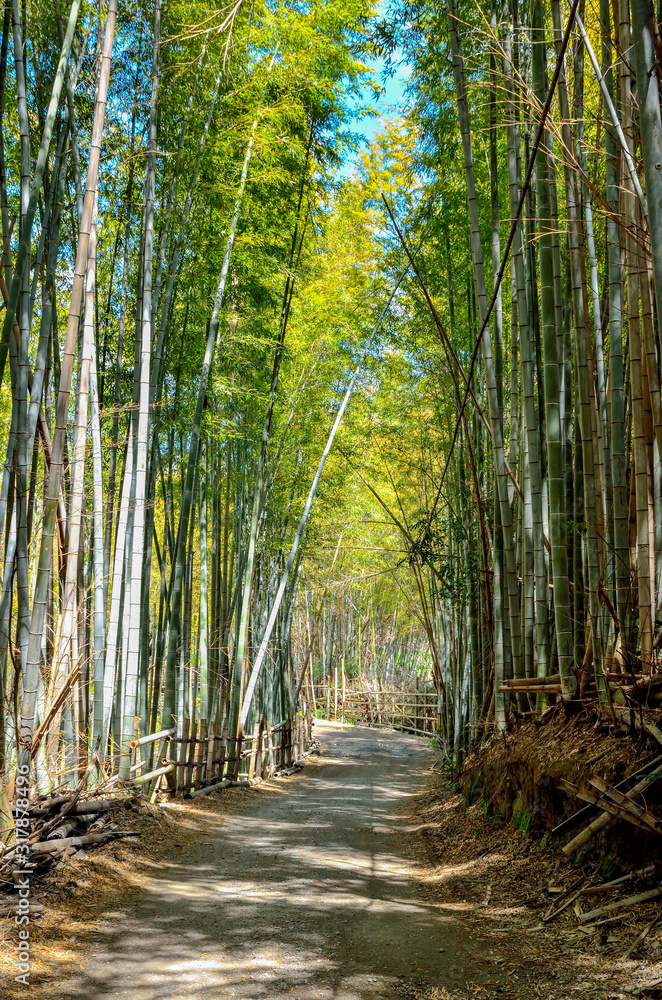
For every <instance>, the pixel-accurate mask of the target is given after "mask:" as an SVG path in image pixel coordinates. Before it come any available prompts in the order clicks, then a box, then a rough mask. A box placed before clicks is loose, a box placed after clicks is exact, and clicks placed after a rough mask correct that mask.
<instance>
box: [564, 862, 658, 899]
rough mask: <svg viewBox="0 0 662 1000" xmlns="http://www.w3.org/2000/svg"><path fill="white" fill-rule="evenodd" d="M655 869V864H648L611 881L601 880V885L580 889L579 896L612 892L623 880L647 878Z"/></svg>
mask: <svg viewBox="0 0 662 1000" xmlns="http://www.w3.org/2000/svg"><path fill="white" fill-rule="evenodd" d="M654 871H655V865H648V867H647V868H639V869H638V870H637V871H634V872H629V873H628V874H627V875H621V877H620V878H615V879H613V880H612V881H611V882H602V883H601V885H589V886H587V888H586V889H580V895H581V896H599V895H601V894H602V893H603V892H612V891H613V890H614V889H616V888H617V887H618V886H619V885H623V883H624V882H629V881H630V880H631V879H635V878H647V877H648V876H649V875H652V874H653V872H654Z"/></svg>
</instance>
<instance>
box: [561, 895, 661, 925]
mask: <svg viewBox="0 0 662 1000" xmlns="http://www.w3.org/2000/svg"><path fill="white" fill-rule="evenodd" d="M660 896H662V886H658V888H657V889H649V890H648V892H639V893H637V894H636V896H626V898H625V899H619V900H618V901H617V902H615V903H607V904H606V905H605V906H598V907H597V908H596V909H595V910H589V911H588V913H582V914H580V916H579V922H580V924H584V923H588V921H589V920H595V918H596V917H601V916H602V914H603V913H612V912H613V911H614V910H621V909H623V908H624V907H626V906H635V905H636V904H638V903H648V902H650V900H652V899H659V898H660Z"/></svg>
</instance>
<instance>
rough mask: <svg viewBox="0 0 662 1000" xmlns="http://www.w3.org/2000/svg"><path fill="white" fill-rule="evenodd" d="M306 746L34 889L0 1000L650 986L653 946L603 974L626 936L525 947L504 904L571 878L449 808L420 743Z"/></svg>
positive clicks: (540, 854) (569, 929) (3, 956)
mask: <svg viewBox="0 0 662 1000" xmlns="http://www.w3.org/2000/svg"><path fill="white" fill-rule="evenodd" d="M316 735H317V738H318V739H319V740H320V742H321V744H322V752H321V755H320V756H319V757H314V756H313V757H310V758H308V762H307V764H306V767H305V769H304V770H303V772H301V773H299V774H296V775H293V776H292V777H289V778H283V779H277V780H272V781H269V782H265V783H264V784H262V785H260V786H257V787H256V788H253V789H250V790H249V789H247V790H243V789H231V790H228V791H227V792H224V793H223V794H221V795H218V796H214V795H212V796H209V797H203V798H201V799H197V800H194V801H188V802H183V803H177V804H172V805H168V806H165V807H152V808H144V807H142V808H141V809H139V810H135V809H132V810H131V817H130V823H129V824H127V825H130V826H131V827H132V828H136V827H139V828H141V829H142V831H143V835H142V836H141V838H140V839H139V840H137V841H135V842H128V841H127V842H124V843H119V842H118V843H116V844H114V845H112V846H111V847H108V848H104V849H103V850H100V851H98V852H90V854H89V855H87V856H86V857H85V858H83V859H81V860H73V861H72V862H70V863H69V866H68V868H66V869H64V870H63V869H60V870H59V872H58V873H57V877H56V878H55V879H54V881H53V883H52V884H51V885H50V886H49V887H48V889H47V893H46V894H45V895H44V897H43V901H44V903H45V909H44V915H43V917H41V918H39V920H38V921H37V922H36V923H35V924H33V944H34V948H33V953H34V954H33V957H34V961H33V965H32V973H31V984H30V987H29V989H27V990H26V989H24V988H23V987H20V986H17V985H16V984H15V983H14V982H13V979H12V977H13V975H15V974H16V973H15V971H13V964H14V963H13V960H12V959H11V958H10V955H11V945H12V941H13V939H14V937H15V928H13V926H12V925H11V923H10V922H9V921H7V920H5V921H1V922H0V926H1V929H2V934H3V943H2V944H1V945H0V962H1V964H2V966H3V968H4V970H5V971H4V972H3V974H2V978H0V996H2V997H3V998H4V997H23V996H26V997H27V996H29V997H31V998H36V997H52V996H57V997H58V998H61V1000H82V998H86V1000H100V998H106V997H116V998H119V1000H166V998H167V1000H224V998H229V997H235V998H237V1000H281V998H285V997H293V998H300V1000H332V998H333V1000H335V998H338V1000H380V998H382V1000H398V998H405V1000H446V998H453V1000H474V998H475V1000H492V998H494V1000H501V998H504V1000H505V998H517V1000H525V998H534V997H543V998H545V1000H570V998H573V1000H574V998H583V997H587V998H588V997H590V998H592V1000H606V998H619V997H628V996H631V995H632V994H633V993H635V991H637V990H638V988H639V985H640V984H641V983H645V982H651V981H653V980H654V979H656V978H659V977H660V976H662V965H656V964H655V959H656V947H659V942H657V937H656V935H655V934H653V935H651V938H650V941H649V942H648V944H647V948H648V949H649V950H648V952H647V954H646V956H645V958H644V960H643V961H641V960H638V959H636V958H635V959H634V960H630V961H626V962H620V961H618V960H617V957H616V956H617V954H620V953H621V952H622V950H623V947H622V945H623V944H624V943H630V942H631V940H632V939H633V937H634V936H635V935H636V931H637V929H638V928H636V927H635V928H633V927H631V926H630V925H629V924H628V922H627V921H628V918H625V921H621V922H620V923H619V924H618V925H617V926H618V927H619V928H620V930H619V931H618V932H616V933H617V935H618V937H617V943H616V947H614V943H615V941H614V934H613V933H612V931H611V929H610V925H607V929H606V930H607V932H608V933H607V932H606V933H605V934H599V935H597V939H593V938H591V939H589V940H581V941H577V934H576V932H575V930H574V927H573V926H572V925H571V924H570V923H569V922H568V921H566V920H564V918H559V920H558V921H557V922H554V923H553V924H550V925H546V926H545V929H544V930H542V931H541V930H539V929H537V928H539V926H540V923H539V922H540V914H539V913H538V912H536V910H535V908H534V909H532V908H531V906H530V905H529V904H530V902H531V901H530V900H527V899H523V898H522V897H523V896H527V895H528V894H529V893H530V892H531V886H532V885H533V886H537V884H538V883H539V882H540V881H541V880H544V879H547V881H549V879H550V876H552V877H553V878H554V879H555V880H556V881H557V882H558V883H559V885H564V884H565V883H564V880H565V879H569V878H572V879H576V877H577V871H576V870H574V871H571V870H570V868H569V866H568V865H565V867H564V866H563V865H560V863H559V860H558V854H556V855H553V854H552V852H551V850H548V849H545V850H543V849H541V847H540V842H539V841H536V840H535V839H534V838H530V837H525V836H524V835H523V834H522V833H521V832H520V831H516V830H514V829H513V828H512V826H510V825H508V824H506V823H503V822H500V821H498V820H497V821H494V820H493V821H488V820H486V819H484V817H483V814H482V812H481V808H480V803H479V802H476V803H474V804H473V805H471V806H469V807H466V806H465V805H464V803H463V800H462V797H461V796H460V795H459V794H458V793H457V792H456V791H454V790H453V788H452V787H451V788H449V787H447V784H446V779H444V777H443V775H440V774H439V772H438V770H437V769H435V770H431V768H432V767H433V765H434V763H435V756H434V755H433V754H432V753H431V751H430V750H429V744H428V743H427V742H426V741H424V740H420V739H417V738H415V737H411V736H404V735H402V734H398V733H393V732H390V731H377V730H368V729H366V728H359V727H356V728H353V727H341V726H339V725H333V724H329V723H319V724H317V725H316ZM536 896H537V892H536ZM646 910H647V912H648V910H649V908H646ZM653 911H654V908H653ZM654 912H655V911H654ZM568 913H570V911H568ZM643 917H645V914H644V915H643ZM643 917H642V914H638V918H640V919H643ZM649 919H650V918H649ZM654 946H656V947H654ZM640 957H641V956H639V958H640ZM647 995H648V996H651V995H652V994H650V993H648V994H647Z"/></svg>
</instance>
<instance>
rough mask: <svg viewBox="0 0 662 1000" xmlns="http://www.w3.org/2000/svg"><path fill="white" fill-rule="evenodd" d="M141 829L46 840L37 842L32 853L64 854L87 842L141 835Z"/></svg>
mask: <svg viewBox="0 0 662 1000" xmlns="http://www.w3.org/2000/svg"><path fill="white" fill-rule="evenodd" d="M139 836H140V830H109V831H108V832H107V833H86V834H83V836H82V837H66V838H65V839H64V840H44V841H42V842H41V843H38V844H35V845H34V846H33V847H32V848H31V850H30V854H33V855H34V854H50V853H51V852H55V853H57V854H63V853H66V852H67V851H68V849H69V848H70V847H84V846H85V845H86V844H101V843H103V841H104V840H116V839H117V838H118V837H139Z"/></svg>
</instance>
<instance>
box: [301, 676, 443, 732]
mask: <svg viewBox="0 0 662 1000" xmlns="http://www.w3.org/2000/svg"><path fill="white" fill-rule="evenodd" d="M315 705H316V709H317V711H318V712H322V713H324V714H325V716H326V718H328V719H332V720H335V721H338V722H357V723H363V724H364V725H368V726H390V727H392V728H393V729H398V730H400V731H401V732H405V733H414V734H416V735H420V736H432V734H433V733H435V732H436V731H437V730H438V728H439V699H438V695H437V692H436V691H434V690H417V689H413V690H407V689H402V688H400V689H398V688H394V689H390V690H389V689H382V690H374V691H367V690H361V691H351V690H344V691H343V689H342V688H341V687H340V686H334V685H332V684H318V685H315Z"/></svg>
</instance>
